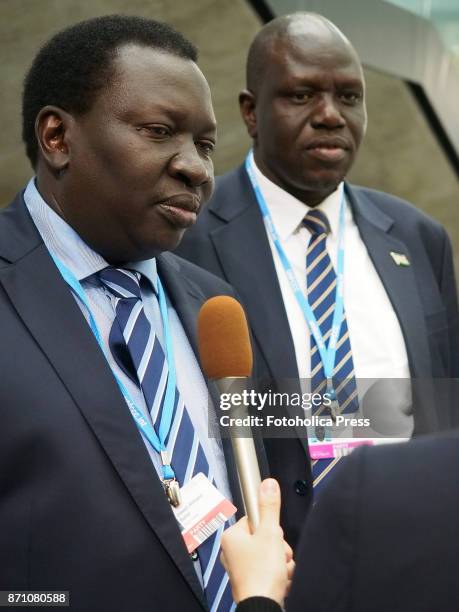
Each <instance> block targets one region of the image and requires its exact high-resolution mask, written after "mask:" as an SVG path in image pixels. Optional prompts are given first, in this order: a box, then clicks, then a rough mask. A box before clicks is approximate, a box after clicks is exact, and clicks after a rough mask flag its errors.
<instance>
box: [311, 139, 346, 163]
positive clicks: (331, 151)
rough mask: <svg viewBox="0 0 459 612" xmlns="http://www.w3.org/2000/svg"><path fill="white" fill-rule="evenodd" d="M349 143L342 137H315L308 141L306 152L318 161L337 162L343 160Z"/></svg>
mask: <svg viewBox="0 0 459 612" xmlns="http://www.w3.org/2000/svg"><path fill="white" fill-rule="evenodd" d="M350 148H351V146H350V143H349V142H348V141H347V140H345V139H344V138H336V137H335V138H315V139H313V140H311V141H309V143H308V145H307V147H306V150H307V151H308V154H309V155H311V156H312V157H315V158H316V159H319V160H320V161H325V162H338V161H341V160H343V159H344V158H345V157H346V156H347V154H348V151H349V149H350Z"/></svg>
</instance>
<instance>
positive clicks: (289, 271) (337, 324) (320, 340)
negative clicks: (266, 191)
mask: <svg viewBox="0 0 459 612" xmlns="http://www.w3.org/2000/svg"><path fill="white" fill-rule="evenodd" d="M245 169H246V170H247V174H248V175H249V178H250V181H251V183H252V188H253V190H254V192H255V196H256V198H257V202H258V206H259V207H260V211H261V214H262V216H263V221H264V223H265V227H266V230H267V232H268V233H269V235H270V236H271V239H272V241H273V243H274V246H275V247H276V250H277V253H278V255H279V258H280V261H281V263H282V266H283V268H284V270H285V274H286V275H287V279H288V281H289V283H290V287H291V288H292V291H293V293H294V295H295V297H296V300H297V302H298V304H299V306H300V308H301V310H302V311H303V315H304V318H305V319H306V322H307V324H308V326H309V329H310V331H311V333H312V335H313V336H314V340H315V341H316V344H317V349H318V350H319V353H320V358H321V360H322V365H323V368H324V373H325V377H326V379H327V391H328V392H329V393H330V394H331V396H332V399H336V393H335V391H334V389H333V382H332V379H333V370H334V367H335V359H336V346H337V343H338V338H339V332H340V329H341V323H342V320H343V312H344V302H343V276H344V189H343V186H342V185H341V186H340V211H339V230H338V259H337V271H336V277H337V279H336V298H335V309H334V312H333V321H332V328H331V334H330V339H329V341H328V347H327V346H326V344H325V340H324V337H323V335H322V332H321V331H320V327H319V324H318V322H317V319H316V317H315V315H314V312H313V310H312V308H311V306H310V304H309V302H308V300H307V298H306V297H305V296H304V294H303V292H302V291H301V288H300V286H299V284H298V281H297V279H296V276H295V273H294V271H293V268H292V266H291V264H290V261H289V259H288V257H287V255H286V253H285V251H284V248H283V247H282V244H281V240H280V237H279V234H278V233H277V230H276V228H275V227H274V223H273V220H272V217H271V214H270V212H269V209H268V206H267V204H266V201H265V198H264V196H263V194H262V192H261V189H260V186H259V184H258V180H257V177H256V174H255V170H254V161H253V151H250V152H249V154H248V155H247V157H246V160H245Z"/></svg>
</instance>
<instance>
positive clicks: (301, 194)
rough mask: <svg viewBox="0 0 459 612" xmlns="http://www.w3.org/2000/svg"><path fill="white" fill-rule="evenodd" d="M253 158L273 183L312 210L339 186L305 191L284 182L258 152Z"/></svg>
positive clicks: (255, 151) (255, 152) (254, 153)
mask: <svg viewBox="0 0 459 612" xmlns="http://www.w3.org/2000/svg"><path fill="white" fill-rule="evenodd" d="M253 156H254V159H255V163H256V165H257V168H258V169H259V170H260V172H261V173H262V174H264V175H265V177H266V178H267V179H269V180H270V181H271V182H272V183H274V184H275V185H277V186H278V187H280V188H281V189H283V190H284V191H286V192H287V193H289V194H290V195H292V196H293V197H294V198H296V199H297V200H299V201H300V202H303V204H306V206H309V207H310V208H315V207H316V206H318V205H319V204H321V203H322V202H323V201H324V200H325V198H327V197H328V196H329V195H330V194H331V193H333V192H334V191H335V189H336V188H337V186H338V185H327V186H324V187H323V188H314V189H304V188H300V187H296V186H295V185H291V184H290V183H288V182H286V181H285V180H283V178H282V177H281V176H279V175H278V174H276V173H275V172H273V171H272V170H271V168H270V167H269V166H268V165H267V164H266V163H265V162H264V160H263V159H262V158H261V156H260V155H259V153H258V151H257V150H256V149H254V152H253Z"/></svg>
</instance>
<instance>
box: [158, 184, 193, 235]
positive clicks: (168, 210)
mask: <svg viewBox="0 0 459 612" xmlns="http://www.w3.org/2000/svg"><path fill="white" fill-rule="evenodd" d="M156 204H157V206H158V208H159V210H160V211H161V213H162V214H163V215H164V216H165V217H166V218H167V219H168V221H169V222H171V223H172V224H173V225H175V226H177V227H179V228H181V229H186V228H187V227H190V226H191V225H193V224H194V223H196V219H197V215H198V212H199V208H200V205H201V201H200V199H199V198H198V197H197V196H196V195H192V194H183V193H181V194H176V195H172V196H170V197H168V198H165V199H164V200H160V201H159V202H157V203H156Z"/></svg>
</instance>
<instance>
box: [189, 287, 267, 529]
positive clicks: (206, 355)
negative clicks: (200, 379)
mask: <svg viewBox="0 0 459 612" xmlns="http://www.w3.org/2000/svg"><path fill="white" fill-rule="evenodd" d="M198 344H199V356H200V359H201V366H202V369H203V371H204V373H205V374H206V376H207V377H208V378H210V379H212V380H213V381H214V382H215V384H216V386H217V388H218V390H219V393H220V394H223V393H231V387H232V386H233V388H234V385H235V383H238V382H239V383H240V382H243V381H244V379H247V378H248V377H249V376H250V375H251V373H252V364H253V358H252V347H251V345H250V337H249V330H248V327H247V320H246V318H245V314H244V310H243V309H242V306H241V305H240V304H239V302H238V301H237V300H235V299H233V298H231V297H228V296H224V295H221V296H217V297H214V298H211V299H209V300H207V302H205V304H203V306H202V307H201V310H200V312H199V317H198ZM230 401H231V400H230ZM237 410H238V412H239V416H242V415H241V413H240V410H241V408H240V407H239V406H238V408H237ZM230 435H231V443H232V446H233V451H234V455H235V457H236V466H237V471H238V475H239V481H240V483H241V489H242V497H243V500H244V506H245V510H246V513H247V516H248V517H249V521H250V524H251V525H252V526H253V527H256V526H257V525H258V522H259V515H258V487H259V485H260V482H261V478H260V470H259V467H258V460H257V455H256V452H255V445H254V442H253V439H252V438H251V437H240V436H238V435H236V430H235V429H232V428H230Z"/></svg>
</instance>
